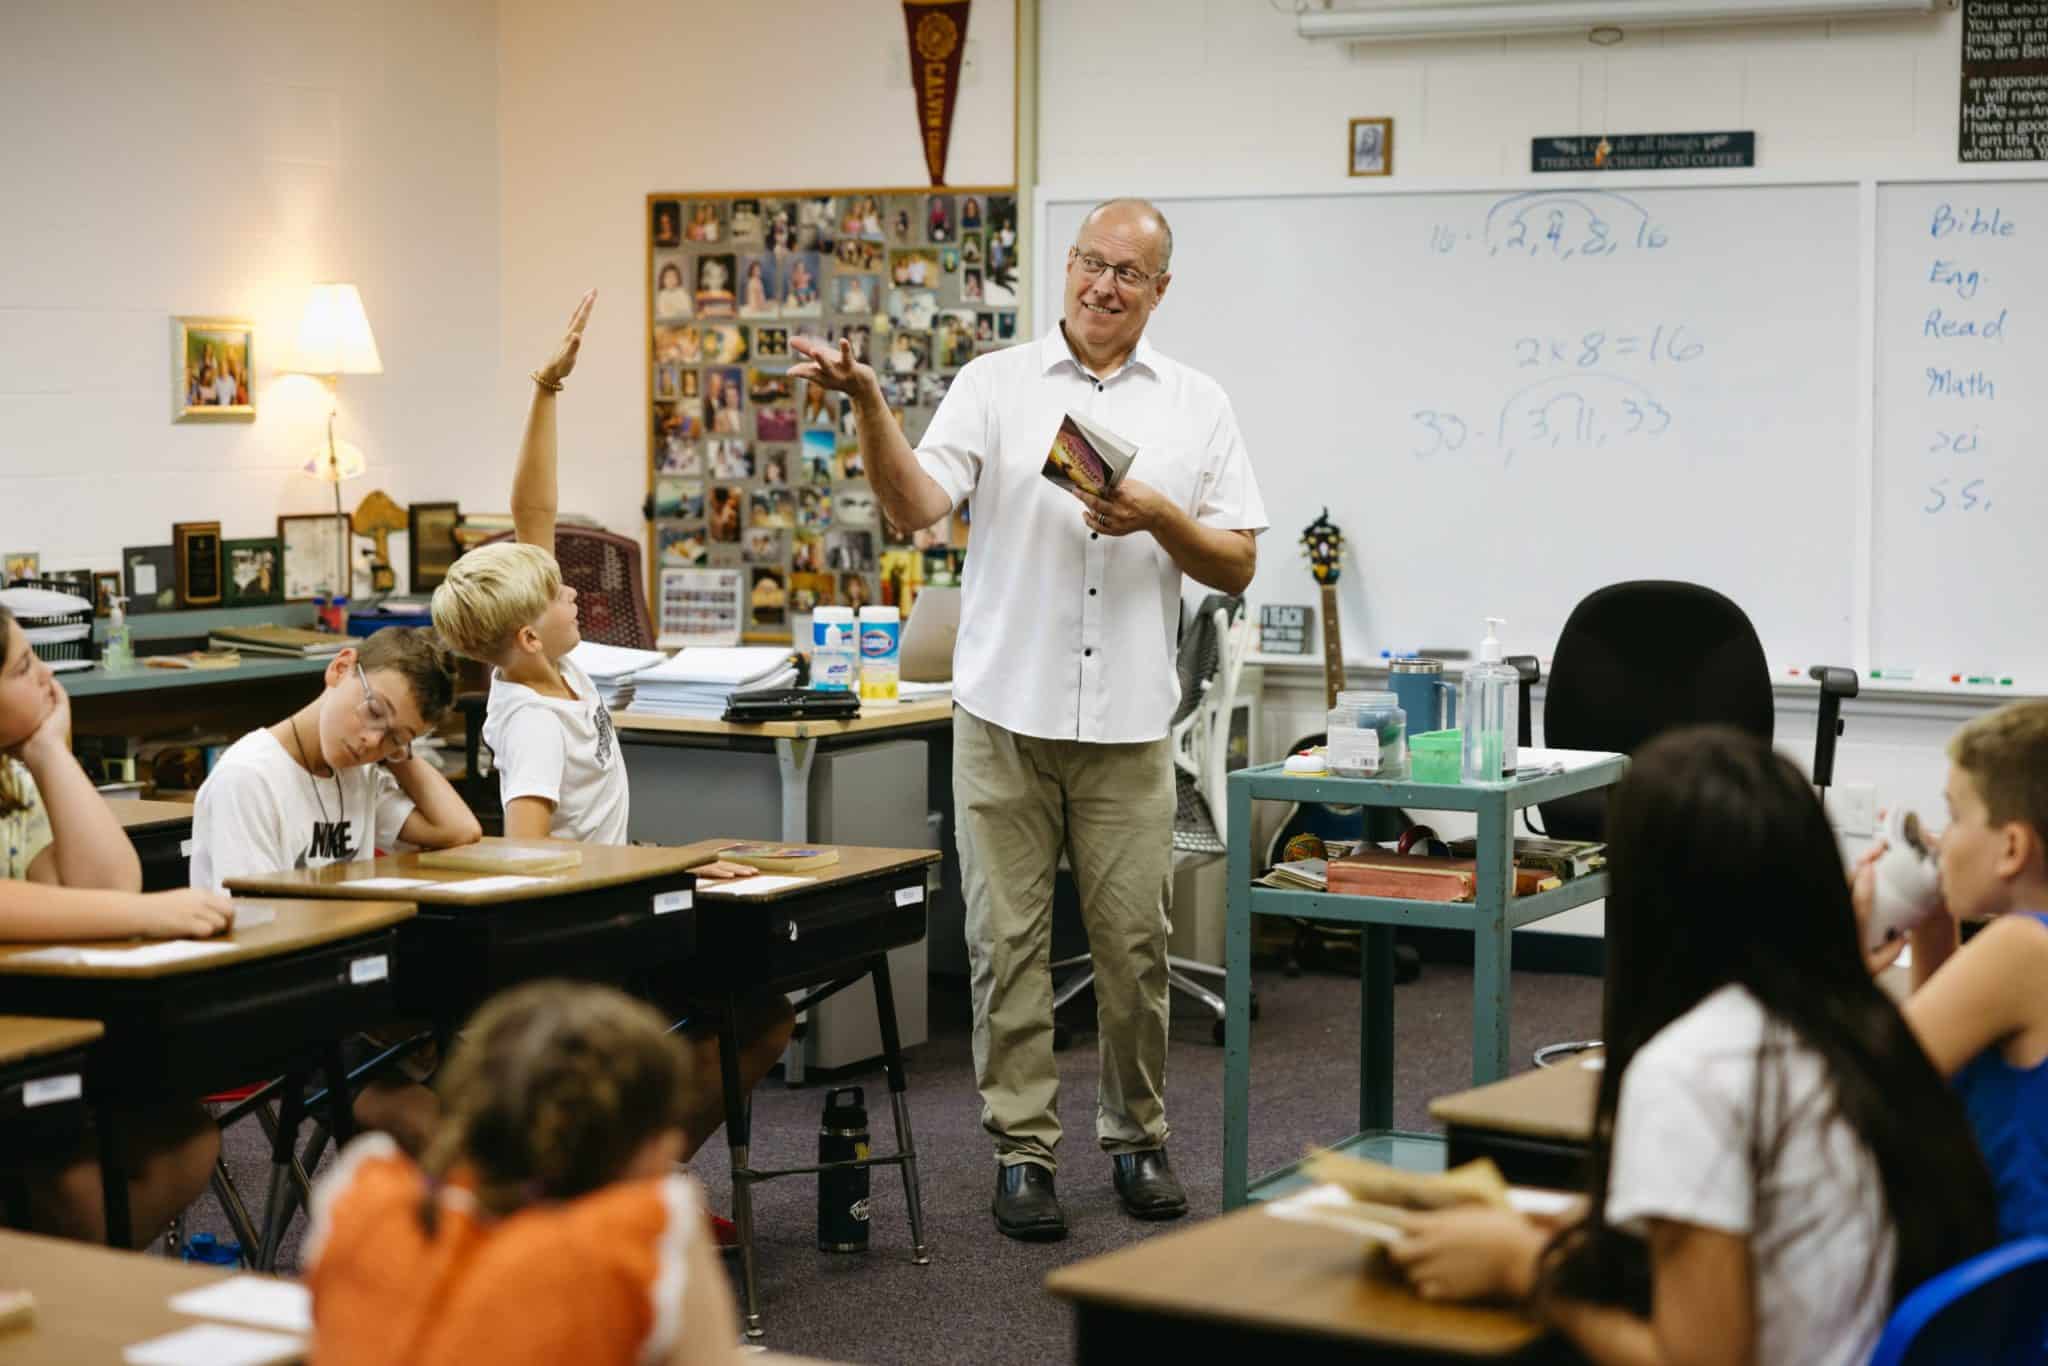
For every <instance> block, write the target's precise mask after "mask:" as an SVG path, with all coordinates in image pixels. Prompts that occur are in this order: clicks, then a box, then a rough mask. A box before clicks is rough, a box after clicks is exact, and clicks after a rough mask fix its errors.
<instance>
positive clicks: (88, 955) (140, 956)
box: [14, 939, 235, 968]
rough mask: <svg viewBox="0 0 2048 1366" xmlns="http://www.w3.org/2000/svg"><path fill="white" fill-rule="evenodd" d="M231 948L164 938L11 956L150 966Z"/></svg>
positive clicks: (213, 942)
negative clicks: (120, 945) (124, 946)
mask: <svg viewBox="0 0 2048 1366" xmlns="http://www.w3.org/2000/svg"><path fill="white" fill-rule="evenodd" d="M234 947H235V946H234V945H233V944H232V943H222V942H221V941H219V940H199V939H166V940H165V941H164V942H163V943H161V944H140V945H137V946H136V947H135V948H132V949H74V948H70V947H68V946H62V947H57V948H48V949H37V950H35V951H34V952H32V953H18V954H16V955H15V956H14V958H15V961H16V962H18V963H71V964H75V965H77V966H79V967H85V968H150V967H155V966H157V965H158V964H159V963H182V962H184V961H185V960H187V959H189V958H208V957H211V956H212V955H214V954H216V953H231V952H233V951H234Z"/></svg>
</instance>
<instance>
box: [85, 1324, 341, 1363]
mask: <svg viewBox="0 0 2048 1366" xmlns="http://www.w3.org/2000/svg"><path fill="white" fill-rule="evenodd" d="M305 1351H306V1344H305V1341H304V1339H302V1338H295V1337H286V1336H285V1335H284V1334H282V1333H259V1332H257V1331H255V1330H254V1329H253V1328H229V1327H227V1326H226V1325H224V1324H219V1323H199V1324H194V1325H193V1326H192V1327H190V1328H180V1329H179V1330H178V1331H177V1332H175V1333H166V1334H164V1335H163V1336H162V1337H160V1338H151V1339H150V1340H149V1341H147V1342H138V1343H136V1344H135V1345H134V1346H132V1347H126V1348H123V1349H122V1351H121V1360H123V1361H125V1362H127V1363H129V1366H270V1363H272V1362H279V1361H297V1360H299V1359H300V1358H301V1357H303V1356H304V1355H305Z"/></svg>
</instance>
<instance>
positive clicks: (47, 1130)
mask: <svg viewBox="0 0 2048 1366" xmlns="http://www.w3.org/2000/svg"><path fill="white" fill-rule="evenodd" d="M106 1032H107V1030H106V1026H105V1025H102V1024H101V1023H100V1022H99V1021H98V1020H59V1019H45V1018H41V1017H38V1016H32V1015H0V1165H4V1167H5V1175H4V1176H0V1201H4V1202H5V1205H6V1214H7V1221H8V1222H9V1223H11V1224H17V1225H19V1224H26V1223H27V1222H28V1217H29V1210H28V1182H27V1177H26V1173H25V1172H24V1171H23V1168H22V1165H21V1162H20V1160H19V1158H18V1156H17V1152H18V1150H17V1149H16V1147H15V1143H16V1142H17V1141H18V1140H22V1139H26V1138H28V1137H29V1136H30V1135H34V1136H36V1137H37V1138H39V1139H41V1138H44V1137H46V1136H48V1135H50V1134H53V1133H58V1134H64V1133H74V1134H75V1133H76V1132H77V1131H78V1130H79V1128H80V1127H81V1125H82V1124H83V1122H84V1116H85V1105H84V1098H85V1058H86V1050H87V1048H88V1047H89V1046H90V1045H91V1044H92V1043H93V1042H94V1041H95V1040H96V1039H98V1038H99V1037H100V1036H101V1035H102V1034H104V1033H106Z"/></svg>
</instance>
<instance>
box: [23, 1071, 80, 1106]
mask: <svg viewBox="0 0 2048 1366" xmlns="http://www.w3.org/2000/svg"><path fill="white" fill-rule="evenodd" d="M84 1094H85V1078H84V1077H83V1076H81V1075H80V1074H79V1073H77V1072H66V1073H64V1074H63V1075H62V1076H57V1077H37V1078H36V1079H35V1080H34V1081H31V1082H24V1083H23V1084H22V1088H21V1108H22V1109H24V1110H33V1109H35V1108H36V1107H37V1106H38V1105H56V1104H58V1103H59V1102H61V1101H67V1100H77V1099H78V1098H79V1097H80V1096H82V1095H84Z"/></svg>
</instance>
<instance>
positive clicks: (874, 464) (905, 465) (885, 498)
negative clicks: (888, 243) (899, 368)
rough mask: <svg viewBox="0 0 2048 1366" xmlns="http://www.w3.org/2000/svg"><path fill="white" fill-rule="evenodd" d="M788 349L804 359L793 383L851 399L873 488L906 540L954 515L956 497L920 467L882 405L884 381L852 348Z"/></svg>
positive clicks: (800, 343) (811, 345) (812, 345)
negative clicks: (807, 383) (804, 383)
mask: <svg viewBox="0 0 2048 1366" xmlns="http://www.w3.org/2000/svg"><path fill="white" fill-rule="evenodd" d="M789 344H790V346H791V347H792V348H793V349H794V350H795V351H796V353H797V354H798V355H800V356H802V357H803V358H804V359H803V360H801V361H799V362H798V363H797V364H795V365H792V366H790V367H789V376H790V378H791V379H803V380H809V381H811V382H812V383H813V384H822V385H823V386H825V387H826V388H827V389H831V390H834V391H836V392H838V393H842V394H848V395H851V396H852V398H853V408H854V413H855V414H856V416H858V418H859V419H860V454H861V460H862V462H863V463H864V465H865V466H866V469H867V475H868V483H869V484H870V485H871V486H873V488H874V490H875V497H876V499H877V500H879V501H880V503H881V504H882V511H883V512H884V513H886V514H887V515H888V518H889V520H890V521H891V522H893V523H895V525H896V527H897V529H898V530H899V531H902V532H903V533H904V534H906V535H908V534H909V533H910V532H913V531H922V530H923V529H924V528H926V527H928V526H930V525H931V524H932V523H934V522H936V521H938V520H939V519H940V518H941V517H944V516H945V515H946V514H947V513H949V512H951V511H952V510H953V499H952V497H951V495H949V494H948V493H947V492H946V490H945V489H944V488H942V487H941V486H940V484H939V481H938V480H936V479H934V478H932V477H931V476H930V475H929V474H927V473H925V470H924V466H922V465H920V464H918V463H917V452H915V451H913V450H912V449H911V448H910V440H909V438H908V437H906V436H904V435H903V428H901V427H900V426H898V425H897V424H896V419H895V418H894V417H892V416H890V414H889V405H888V404H887V403H885V402H884V401H883V399H882V385H881V381H879V380H877V379H876V378H875V372H874V370H873V369H872V368H870V367H868V366H866V365H862V364H861V363H860V362H859V361H857V360H855V359H854V358H853V347H852V346H851V345H849V344H848V343H847V342H844V341H842V342H840V343H839V346H838V347H837V349H834V348H833V347H830V346H826V345H823V344H821V343H819V342H814V341H812V340H810V339H809V338H807V337H796V338H792V339H791V341H790V343H789Z"/></svg>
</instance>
